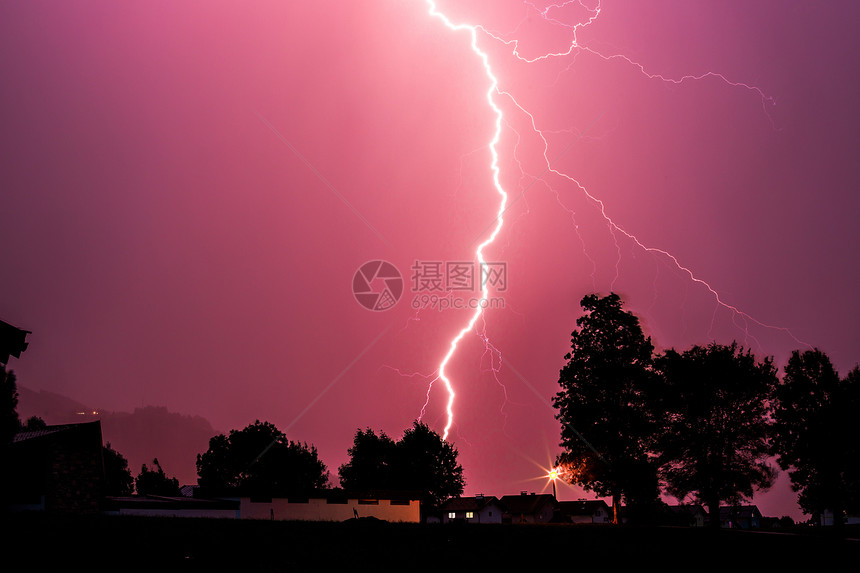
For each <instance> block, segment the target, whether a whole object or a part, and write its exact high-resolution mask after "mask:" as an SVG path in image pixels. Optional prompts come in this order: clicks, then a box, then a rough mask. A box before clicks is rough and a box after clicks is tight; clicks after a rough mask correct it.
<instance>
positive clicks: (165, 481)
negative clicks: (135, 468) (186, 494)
mask: <svg viewBox="0 0 860 573" xmlns="http://www.w3.org/2000/svg"><path fill="white" fill-rule="evenodd" d="M134 489H135V491H136V492H137V494H138V495H165V496H176V495H179V480H178V479H176V478H175V477H169V476H168V475H167V474H165V473H164V470H163V469H161V464H159V463H158V458H155V459H153V460H152V469H149V468H148V467H146V464H143V466H142V467H141V468H140V473H139V474H138V475H137V477H136V478H134Z"/></svg>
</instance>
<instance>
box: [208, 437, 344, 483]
mask: <svg viewBox="0 0 860 573" xmlns="http://www.w3.org/2000/svg"><path fill="white" fill-rule="evenodd" d="M197 475H198V480H197V482H198V484H199V485H200V489H201V491H202V492H203V493H205V494H208V495H225V494H229V493H236V492H238V493H239V494H241V495H248V496H267V497H271V496H288V495H307V494H308V493H310V492H311V491H312V490H314V489H318V488H324V487H326V486H327V485H328V470H327V469H326V466H325V464H324V463H323V462H322V461H321V460H320V459H319V456H318V455H317V450H316V448H314V447H313V446H308V445H307V444H302V443H298V442H293V441H290V440H288V439H287V437H286V436H285V435H284V434H283V433H282V432H281V431H280V430H278V429H277V428H276V427H275V426H274V425H273V424H270V423H269V422H260V421H259V420H257V421H256V422H255V423H253V424H251V425H249V426H247V427H246V428H244V429H243V430H231V431H230V434H229V436H225V435H223V434H219V435H217V436H213V437H212V438H211V439H210V440H209V449H208V450H207V451H206V452H204V453H202V454H198V456H197Z"/></svg>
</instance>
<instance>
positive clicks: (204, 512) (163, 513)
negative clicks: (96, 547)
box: [105, 507, 239, 519]
mask: <svg viewBox="0 0 860 573" xmlns="http://www.w3.org/2000/svg"><path fill="white" fill-rule="evenodd" d="M105 513H106V514H111V515H142V516H147V517H213V518H226V519H238V518H239V511H238V510H235V509H141V508H127V507H123V508H120V509H118V510H116V511H105Z"/></svg>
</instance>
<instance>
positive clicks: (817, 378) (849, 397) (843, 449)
mask: <svg viewBox="0 0 860 573" xmlns="http://www.w3.org/2000/svg"><path fill="white" fill-rule="evenodd" d="M858 412H860V369H858V368H854V370H852V371H851V372H850V373H849V374H848V376H847V377H846V378H845V379H843V380H840V378H839V374H838V373H837V372H836V370H835V368H834V367H833V365H832V363H831V362H830V358H829V357H828V356H827V355H826V354H824V353H823V352H821V351H820V350H817V349H816V350H808V351H805V352H803V353H800V352H799V351H795V352H793V353H792V355H791V358H790V359H789V360H788V364H787V365H786V366H785V376H784V378H783V381H782V383H781V384H779V386H778V387H777V391H776V404H775V409H774V418H775V420H776V429H777V439H776V443H775V452H776V453H777V456H778V457H777V460H778V462H779V465H780V467H782V468H783V469H786V470H788V474H789V477H790V478H791V483H792V488H793V489H794V490H795V491H796V492H798V503H799V504H800V507H801V508H802V509H803V510H804V511H805V512H806V513H812V514H816V513H821V512H823V511H824V510H831V511H832V512H833V514H834V516H841V515H842V514H843V513H844V511H846V510H854V511H856V510H860V425H858V424H857V420H856V416H857V413H858ZM835 523H836V524H837V525H841V523H842V520H841V519H837V520H836V521H835Z"/></svg>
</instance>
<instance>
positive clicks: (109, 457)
mask: <svg viewBox="0 0 860 573" xmlns="http://www.w3.org/2000/svg"><path fill="white" fill-rule="evenodd" d="M102 455H103V458H104V465H105V495H110V496H121V495H131V492H132V486H133V485H134V478H133V477H132V476H131V472H130V471H129V469H128V460H126V459H125V457H124V456H123V455H122V454H121V453H119V452H118V451H116V450H114V449H113V448H112V447H111V445H110V442H108V443H106V444H105V445H104V447H103V449H102Z"/></svg>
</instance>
